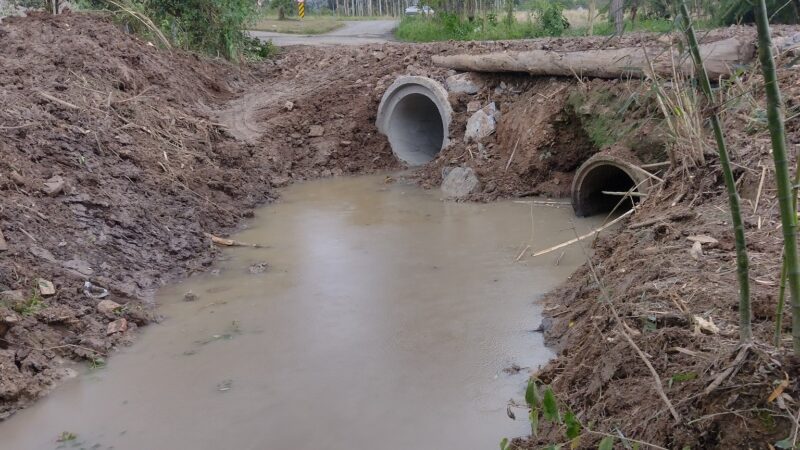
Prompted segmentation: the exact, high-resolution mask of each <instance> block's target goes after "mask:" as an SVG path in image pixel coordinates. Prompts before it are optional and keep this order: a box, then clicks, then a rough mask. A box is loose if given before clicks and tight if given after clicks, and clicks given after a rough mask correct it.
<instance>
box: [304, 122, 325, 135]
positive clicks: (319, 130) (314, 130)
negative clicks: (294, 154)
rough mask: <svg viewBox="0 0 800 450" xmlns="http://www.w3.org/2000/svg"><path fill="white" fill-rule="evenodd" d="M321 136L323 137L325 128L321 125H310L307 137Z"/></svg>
mask: <svg viewBox="0 0 800 450" xmlns="http://www.w3.org/2000/svg"><path fill="white" fill-rule="evenodd" d="M323 135H325V127H323V126H322V125H311V127H310V128H309V129H308V136H309V137H321V136H323Z"/></svg>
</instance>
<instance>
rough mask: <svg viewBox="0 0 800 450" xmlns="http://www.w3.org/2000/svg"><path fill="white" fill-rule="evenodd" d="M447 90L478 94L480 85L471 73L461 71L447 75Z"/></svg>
mask: <svg viewBox="0 0 800 450" xmlns="http://www.w3.org/2000/svg"><path fill="white" fill-rule="evenodd" d="M445 85H446V86H447V91H448V92H452V93H464V94H470V95H472V94H477V93H478V91H480V86H479V85H478V83H476V82H475V78H474V77H473V75H472V74H469V73H460V74H458V75H453V76H449V77H447V79H446V80H445Z"/></svg>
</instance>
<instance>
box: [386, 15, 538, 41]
mask: <svg viewBox="0 0 800 450" xmlns="http://www.w3.org/2000/svg"><path fill="white" fill-rule="evenodd" d="M395 36H396V37H397V38H398V39H399V40H401V41H406V42H434V41H448V40H456V41H495V40H501V39H525V38H533V37H537V36H541V32H540V30H539V28H538V27H537V26H536V25H535V24H534V23H533V22H527V21H524V22H523V21H514V22H512V23H510V24H508V23H503V22H502V21H498V20H492V21H490V20H475V21H473V22H468V21H460V20H458V19H456V18H454V17H452V16H444V17H442V16H435V17H406V18H404V19H403V20H402V21H400V25H398V26H397V30H396V31H395Z"/></svg>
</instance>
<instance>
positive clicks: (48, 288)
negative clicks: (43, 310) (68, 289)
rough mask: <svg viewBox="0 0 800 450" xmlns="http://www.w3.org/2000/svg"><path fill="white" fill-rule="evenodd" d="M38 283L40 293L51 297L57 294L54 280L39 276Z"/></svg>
mask: <svg viewBox="0 0 800 450" xmlns="http://www.w3.org/2000/svg"><path fill="white" fill-rule="evenodd" d="M36 285H37V286H38V287H39V293H40V294H42V295H43V296H45V297H49V296H51V295H55V294H56V287H55V286H53V282H52V281H50V280H45V279H44V278H39V279H38V280H36Z"/></svg>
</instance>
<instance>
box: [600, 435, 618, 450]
mask: <svg viewBox="0 0 800 450" xmlns="http://www.w3.org/2000/svg"><path fill="white" fill-rule="evenodd" d="M597 450H614V436H606V437H604V438H603V440H601V441H600V445H598V446H597Z"/></svg>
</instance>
